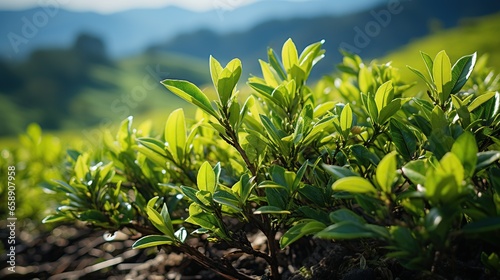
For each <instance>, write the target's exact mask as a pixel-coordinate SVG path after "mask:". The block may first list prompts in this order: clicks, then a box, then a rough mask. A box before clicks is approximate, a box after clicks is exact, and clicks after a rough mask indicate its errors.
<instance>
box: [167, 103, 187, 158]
mask: <svg viewBox="0 0 500 280" xmlns="http://www.w3.org/2000/svg"><path fill="white" fill-rule="evenodd" d="M165 140H166V141H167V143H168V147H169V149H170V152H171V153H172V156H173V157H174V159H175V161H176V163H178V164H180V163H182V162H184V149H185V148H186V120H185V118H184V110H183V109H182V108H180V109H177V110H175V111H173V112H172V113H171V114H170V115H169V116H168V119H167V122H166V124H165Z"/></svg>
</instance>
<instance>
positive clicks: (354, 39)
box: [149, 0, 500, 77]
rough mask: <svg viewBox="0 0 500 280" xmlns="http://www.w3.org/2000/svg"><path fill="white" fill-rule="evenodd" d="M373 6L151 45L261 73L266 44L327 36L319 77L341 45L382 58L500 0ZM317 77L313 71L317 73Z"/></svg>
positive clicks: (497, 6)
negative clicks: (240, 64)
mask: <svg viewBox="0 0 500 280" xmlns="http://www.w3.org/2000/svg"><path fill="white" fill-rule="evenodd" d="M384 3H395V4H394V5H393V6H390V5H391V4H383V5H380V6H378V7H376V8H374V9H372V10H370V11H364V12H359V13H356V14H350V15H346V16H340V17H336V16H324V17H317V18H310V19H304V18H299V19H289V20H273V21H268V22H265V23H261V24H259V25H258V26H256V27H254V28H252V29H250V30H248V31H245V32H235V33H231V34H222V35H221V34H218V33H216V32H214V31H211V30H208V29H206V30H200V31H196V32H193V33H189V34H182V35H179V36H177V37H175V38H172V39H168V40H166V41H165V42H164V43H162V44H158V45H155V46H152V47H151V48H150V49H149V50H150V51H152V52H170V53H172V52H173V53H181V54H184V55H190V56H194V57H197V58H202V59H207V58H208V56H209V55H210V54H212V55H214V56H215V57H216V58H218V59H219V60H222V61H229V60H230V59H231V58H233V57H239V58H241V59H242V60H243V68H244V70H245V69H246V70H247V72H251V73H256V72H259V68H258V67H259V66H258V62H257V59H258V58H265V57H266V47H267V46H271V47H272V48H274V49H275V50H277V51H281V50H280V49H279V48H280V46H281V45H282V44H283V42H285V41H286V39H287V38H293V40H294V42H295V43H296V45H298V47H299V48H303V47H305V46H306V45H307V44H310V43H312V42H316V41H319V40H321V39H325V40H326V43H325V49H326V51H327V56H326V58H325V59H324V61H322V62H321V63H320V64H318V66H317V68H316V69H315V72H314V73H313V74H316V75H315V76H316V77H318V75H321V74H324V73H327V72H330V71H332V70H333V68H334V66H333V65H334V64H336V63H338V62H339V60H340V53H339V51H338V50H339V48H344V49H347V50H349V51H352V52H355V53H358V54H359V55H360V56H362V57H363V58H374V57H380V56H383V55H385V54H387V53H388V52H390V51H391V50H393V49H396V48H399V47H401V46H403V45H405V44H407V43H408V42H410V41H411V40H413V39H415V38H419V37H423V36H426V35H428V34H430V33H431V32H432V31H436V30H439V29H442V28H450V27H454V26H457V25H458V23H459V21H460V20H461V19H462V18H464V17H476V16H481V15H487V14H491V13H494V12H497V11H500V1H491V0H479V1H468V0H458V1H453V3H452V4H451V3H450V2H445V1H435V0H420V1H385V2H384ZM313 76H314V75H313Z"/></svg>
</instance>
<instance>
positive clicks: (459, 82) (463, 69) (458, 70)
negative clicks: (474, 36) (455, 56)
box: [451, 53, 477, 94]
mask: <svg viewBox="0 0 500 280" xmlns="http://www.w3.org/2000/svg"><path fill="white" fill-rule="evenodd" d="M476 57H477V53H473V54H471V55H466V56H463V57H461V58H460V59H459V60H457V62H455V64H454V65H453V67H452V68H451V72H452V78H451V80H452V85H453V87H452V90H451V94H455V93H457V92H459V91H460V89H461V88H462V87H463V86H464V85H465V83H466V82H467V80H468V79H469V77H470V74H471V73H472V70H473V69H474V65H475V64H476Z"/></svg>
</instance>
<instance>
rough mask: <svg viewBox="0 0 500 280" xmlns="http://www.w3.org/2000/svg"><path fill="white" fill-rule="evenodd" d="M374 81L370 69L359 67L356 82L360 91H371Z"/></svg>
mask: <svg viewBox="0 0 500 280" xmlns="http://www.w3.org/2000/svg"><path fill="white" fill-rule="evenodd" d="M374 83H375V80H374V79H373V75H372V73H371V71H370V69H368V67H361V68H360V69H359V75H358V84H359V89H360V90H361V92H364V93H368V92H373V85H374Z"/></svg>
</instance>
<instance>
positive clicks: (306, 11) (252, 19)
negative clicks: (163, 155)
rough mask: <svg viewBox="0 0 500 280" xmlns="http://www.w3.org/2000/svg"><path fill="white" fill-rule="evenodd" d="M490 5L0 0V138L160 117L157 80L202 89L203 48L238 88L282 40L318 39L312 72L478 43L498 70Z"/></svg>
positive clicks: (162, 104)
mask: <svg viewBox="0 0 500 280" xmlns="http://www.w3.org/2000/svg"><path fill="white" fill-rule="evenodd" d="M499 11H500V1H493V0H479V1H467V0H458V1H453V2H445V1H434V0H414V1H411V0H401V1H400V0H350V1H320V0H309V1H308V0H303V1H292V0H289V1H284V0H270V1H262V0H261V1H259V0H204V1H198V0H190V1H179V0H147V1H132V0H129V1H98V0H92V1H76V0H18V1H8V0H1V1H0V22H1V24H0V38H1V39H0V120H1V122H0V137H1V139H2V140H0V143H2V145H9V144H10V145H15V144H16V143H17V141H16V139H17V138H16V137H17V136H16V135H18V134H19V133H22V132H24V131H26V127H27V126H28V124H30V123H32V122H36V123H38V124H39V125H40V126H41V127H42V129H43V130H44V131H51V132H54V133H56V135H72V136H73V137H79V138H83V139H89V140H92V139H95V138H96V137H98V135H99V131H100V128H103V127H105V128H109V127H112V126H113V125H114V124H116V123H118V122H119V121H121V120H123V119H124V118H126V117H127V116H129V115H134V116H135V117H136V118H139V119H147V118H150V119H154V120H155V122H157V123H159V124H162V123H163V122H164V120H165V119H166V117H167V116H168V113H169V111H171V110H173V109H175V108H178V107H181V106H186V103H184V102H183V101H181V100H180V99H178V98H176V97H174V95H173V94H171V93H169V92H168V91H167V90H166V89H165V88H163V87H162V86H161V85H160V84H159V82H160V81H161V80H162V79H165V78H178V79H185V80H190V81H192V82H194V83H195V84H197V85H198V86H200V87H202V88H208V87H209V86H210V75H209V67H208V58H209V55H213V56H214V57H215V58H217V59H218V60H220V61H221V63H226V62H228V61H229V60H230V59H232V58H234V57H239V58H240V59H241V60H242V62H243V69H244V73H243V75H242V77H243V78H242V80H241V84H242V86H244V82H245V80H246V77H248V75H252V74H254V75H259V73H260V70H259V64H258V59H259V58H260V59H264V60H267V57H266V49H267V47H271V48H274V49H275V50H276V51H277V52H278V53H279V52H280V51H281V49H280V48H281V45H282V44H283V43H284V42H285V40H286V39H287V38H289V37H291V38H292V39H293V40H294V42H295V44H296V45H297V48H298V49H299V50H300V49H302V48H303V47H305V46H306V45H308V44H310V43H313V42H316V41H319V40H322V39H324V40H325V45H324V47H325V49H326V51H327V52H326V57H325V59H324V60H323V61H321V62H320V63H319V64H318V65H317V66H316V67H315V69H314V73H313V76H312V81H314V80H316V79H319V78H320V77H321V76H324V75H331V74H332V73H334V72H335V65H336V64H337V63H339V62H340V61H341V55H340V52H339V49H341V48H342V49H345V50H347V51H350V52H354V53H356V54H358V55H360V56H361V58H363V59H364V60H366V61H369V60H372V59H377V60H378V61H380V62H384V63H385V62H387V61H389V60H393V61H394V63H395V65H396V66H398V67H400V68H401V69H402V71H403V73H402V75H403V76H404V78H406V80H407V81H413V80H417V79H416V77H414V76H412V74H411V73H410V71H408V70H407V69H406V67H405V66H406V65H412V66H414V67H416V68H420V69H422V68H423V63H422V62H421V59H420V55H419V52H418V51H419V50H422V51H425V52H427V53H429V54H430V55H431V56H432V57H433V56H434V55H435V54H436V53H437V52H438V51H439V50H441V49H445V50H446V51H447V52H448V54H449V55H450V57H451V59H452V62H453V61H455V60H456V59H457V58H459V57H460V56H462V55H465V54H469V53H472V52H474V51H477V52H478V54H479V55H484V54H488V55H489V65H490V66H493V67H496V68H497V69H498V68H500V39H499V38H500V36H498V30H500V13H499ZM406 75H407V76H406ZM156 119H159V120H158V121H156Z"/></svg>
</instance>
